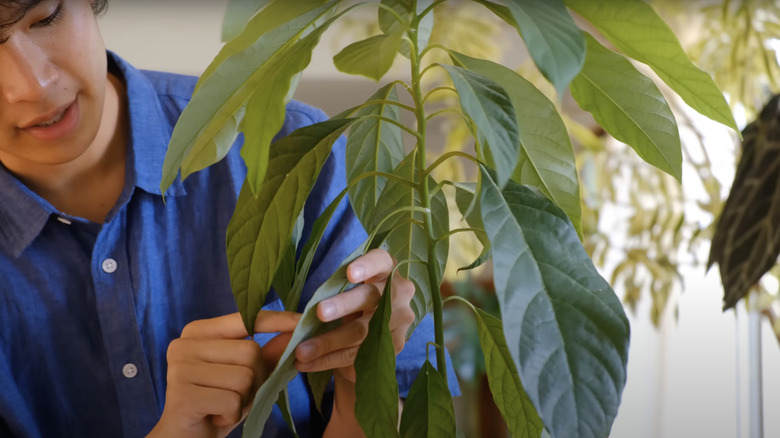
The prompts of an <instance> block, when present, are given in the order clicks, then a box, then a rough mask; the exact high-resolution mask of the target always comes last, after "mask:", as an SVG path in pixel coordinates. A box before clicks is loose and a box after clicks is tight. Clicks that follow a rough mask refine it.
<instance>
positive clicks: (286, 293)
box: [273, 211, 303, 311]
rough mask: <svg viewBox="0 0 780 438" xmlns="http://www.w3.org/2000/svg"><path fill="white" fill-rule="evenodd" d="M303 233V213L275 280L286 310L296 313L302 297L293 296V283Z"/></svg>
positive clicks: (274, 282)
mask: <svg viewBox="0 0 780 438" xmlns="http://www.w3.org/2000/svg"><path fill="white" fill-rule="evenodd" d="M302 233H303V211H301V213H299V214H298V219H296V221H295V226H294V227H293V231H292V234H291V235H290V240H289V242H288V244H287V249H285V250H284V251H283V253H282V254H283V256H282V260H281V262H280V263H279V268H278V269H277V270H276V274H275V275H274V280H273V288H274V291H276V294H277V295H278V296H279V298H281V299H282V302H283V303H284V308H285V309H287V310H291V311H295V310H296V309H297V308H298V299H299V298H300V296H296V295H294V294H291V293H290V292H291V290H292V286H293V282H294V281H295V264H296V263H295V257H296V253H297V251H298V243H299V242H300V241H301V234H302Z"/></svg>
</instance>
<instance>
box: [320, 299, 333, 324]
mask: <svg viewBox="0 0 780 438" xmlns="http://www.w3.org/2000/svg"><path fill="white" fill-rule="evenodd" d="M320 312H322V317H323V318H325V319H327V320H331V319H333V317H334V316H336V306H335V305H333V304H331V303H320Z"/></svg>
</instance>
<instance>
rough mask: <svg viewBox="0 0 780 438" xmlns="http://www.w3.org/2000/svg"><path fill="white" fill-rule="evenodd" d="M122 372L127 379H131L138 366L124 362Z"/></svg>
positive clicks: (135, 373) (136, 372)
mask: <svg viewBox="0 0 780 438" xmlns="http://www.w3.org/2000/svg"><path fill="white" fill-rule="evenodd" d="M122 374H123V375H124V376H125V377H127V378H128V379H132V378H133V377H135V376H136V375H137V374H138V367H136V366H135V365H133V364H131V363H128V364H125V366H123V367H122Z"/></svg>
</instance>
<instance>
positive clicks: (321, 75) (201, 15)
mask: <svg viewBox="0 0 780 438" xmlns="http://www.w3.org/2000/svg"><path fill="white" fill-rule="evenodd" d="M225 4H226V1H225V0H198V1H193V0H190V1H185V0H181V1H170V0H169V1H165V0H160V1H150V0H143V1H139V0H124V1H119V0H113V1H112V2H111V4H110V6H109V11H108V13H107V14H106V15H105V16H103V17H102V18H101V20H100V21H101V27H102V29H103V33H104V38H105V40H106V45H107V47H108V48H109V49H112V50H114V51H116V52H117V53H118V54H119V55H120V56H123V57H124V58H126V59H128V60H129V61H131V62H132V63H134V64H135V65H136V66H137V67H141V68H150V69H159V70H167V71H175V72H181V73H189V74H198V73H200V72H201V71H202V70H203V69H204V68H205V66H206V65H208V63H209V62H210V61H211V59H212V58H213V56H214V55H215V54H216V53H217V51H218V50H219V48H220V43H219V31H220V20H221V17H222V13H223V10H224V5H225ZM326 46H327V43H326ZM335 77H337V76H336V73H335V69H334V68H333V66H332V63H331V62H330V60H329V58H328V57H327V56H324V55H321V54H318V55H317V57H316V58H315V59H314V62H313V65H312V67H311V68H309V69H308V70H307V75H306V76H305V77H304V80H305V82H304V83H302V86H301V88H302V90H306V91H305V92H304V93H302V94H299V97H300V96H303V97H302V98H303V100H309V101H310V102H312V103H314V104H316V105H319V106H327V104H329V103H333V101H334V97H335V96H338V95H339V93H343V92H341V91H336V90H337V89H338V87H342V88H341V89H346V90H350V89H354V87H357V86H359V85H360V86H365V85H364V84H365V82H364V81H363V82H318V81H333V80H334V78H335ZM323 83H324V84H326V85H325V86H323V85H322V84H323ZM318 89H320V90H319V91H322V89H324V91H325V92H326V94H324V95H317V94H316V93H314V91H318ZM327 92H330V93H327ZM348 94H349V93H348ZM361 95H362V94H361ZM350 98H351V99H354V98H355V97H354V96H352V97H350ZM715 272H716V271H715V270H713V271H712V272H711V273H710V275H708V276H706V277H705V276H704V275H703V274H702V272H700V271H697V272H690V273H688V274H686V276H685V278H686V285H687V288H686V290H685V291H684V293H683V294H682V295H681V297H680V301H679V303H680V304H679V320H677V321H675V319H674V318H673V317H671V316H668V317H667V318H666V319H665V322H664V324H663V326H662V327H661V329H660V330H657V329H655V328H654V327H652V326H651V324H650V321H649V318H648V314H649V312H648V309H647V304H648V303H644V304H645V306H644V307H643V308H640V310H639V312H638V314H637V315H636V316H631V318H630V319H631V325H632V343H631V350H630V359H629V370H628V384H627V386H626V390H625V392H624V401H623V404H622V406H621V408H620V413H619V415H618V418H617V420H616V422H615V426H614V429H613V434H612V436H613V437H617V438H678V437H679V438H698V437H709V438H731V437H735V436H739V435H738V432H737V417H736V412H737V387H736V381H737V378H736V364H737V358H736V354H735V352H736V349H735V340H736V330H735V327H736V325H735V322H734V316H733V312H729V313H727V314H723V313H721V311H720V306H721V296H722V290H721V288H720V285H719V281H718V279H717V276H715V275H714V273H715ZM763 338H764V345H765V347H764V379H765V380H764V395H765V403H766V405H765V416H764V418H765V425H766V426H765V433H766V434H765V436H766V437H775V436H780V416H776V415H774V413H775V412H778V411H780V348H779V347H778V345H777V342H776V341H775V340H774V337H773V335H772V333H771V331H770V330H769V329H768V328H767V327H765V329H764V336H763Z"/></svg>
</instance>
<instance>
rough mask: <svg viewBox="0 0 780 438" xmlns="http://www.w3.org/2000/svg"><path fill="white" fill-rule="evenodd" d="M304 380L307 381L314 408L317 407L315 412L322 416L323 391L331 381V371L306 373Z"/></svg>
mask: <svg viewBox="0 0 780 438" xmlns="http://www.w3.org/2000/svg"><path fill="white" fill-rule="evenodd" d="M306 380H308V382H309V388H311V396H312V398H313V399H314V406H316V407H317V412H319V413H320V414H322V398H323V397H324V396H325V390H326V389H327V387H328V384H329V383H330V381H331V380H333V370H325V371H318V372H316V373H306Z"/></svg>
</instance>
